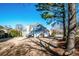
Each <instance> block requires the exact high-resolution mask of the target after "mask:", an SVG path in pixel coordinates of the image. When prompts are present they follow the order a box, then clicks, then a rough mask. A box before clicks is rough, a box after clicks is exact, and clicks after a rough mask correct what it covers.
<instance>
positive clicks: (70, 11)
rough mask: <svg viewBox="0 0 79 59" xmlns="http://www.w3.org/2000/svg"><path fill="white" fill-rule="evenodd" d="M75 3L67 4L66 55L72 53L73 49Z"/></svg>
mask: <svg viewBox="0 0 79 59" xmlns="http://www.w3.org/2000/svg"><path fill="white" fill-rule="evenodd" d="M75 9H76V8H75V3H69V4H68V33H67V46H66V48H67V51H68V53H67V55H73V54H74V51H75V33H76V10H75Z"/></svg>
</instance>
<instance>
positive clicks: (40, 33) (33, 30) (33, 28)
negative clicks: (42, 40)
mask: <svg viewBox="0 0 79 59" xmlns="http://www.w3.org/2000/svg"><path fill="white" fill-rule="evenodd" d="M48 31H49V30H48V29H47V28H45V27H44V26H43V25H41V24H32V25H28V26H26V27H25V28H24V29H23V31H22V35H23V37H30V36H33V37H48V36H49V32H48Z"/></svg>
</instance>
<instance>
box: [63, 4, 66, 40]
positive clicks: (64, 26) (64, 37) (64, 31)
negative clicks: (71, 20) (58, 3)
mask: <svg viewBox="0 0 79 59" xmlns="http://www.w3.org/2000/svg"><path fill="white" fill-rule="evenodd" d="M63 10H64V13H63V16H64V17H63V40H64V41H65V40H66V24H65V5H64V4H63Z"/></svg>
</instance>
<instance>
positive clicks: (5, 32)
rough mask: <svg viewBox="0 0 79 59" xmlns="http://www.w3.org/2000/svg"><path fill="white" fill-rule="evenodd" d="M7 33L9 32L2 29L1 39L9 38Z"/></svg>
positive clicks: (0, 32)
mask: <svg viewBox="0 0 79 59" xmlns="http://www.w3.org/2000/svg"><path fill="white" fill-rule="evenodd" d="M7 33H8V32H7V30H5V29H1V30H0V38H6V37H8V34H7Z"/></svg>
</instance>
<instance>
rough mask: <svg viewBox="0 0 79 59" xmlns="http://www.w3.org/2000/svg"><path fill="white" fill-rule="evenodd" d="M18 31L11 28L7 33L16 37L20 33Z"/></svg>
mask: <svg viewBox="0 0 79 59" xmlns="http://www.w3.org/2000/svg"><path fill="white" fill-rule="evenodd" d="M20 33H21V32H20V31H17V30H11V31H10V32H9V35H10V36H11V37H18V36H21V35H20Z"/></svg>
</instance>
